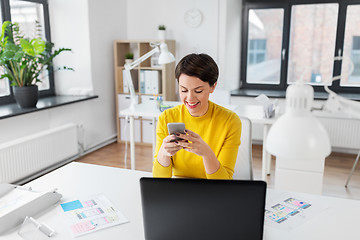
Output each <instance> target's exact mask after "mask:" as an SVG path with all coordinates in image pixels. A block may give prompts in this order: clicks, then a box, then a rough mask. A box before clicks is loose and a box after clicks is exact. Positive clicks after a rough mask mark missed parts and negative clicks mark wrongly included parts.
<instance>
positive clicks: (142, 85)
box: [140, 70, 145, 94]
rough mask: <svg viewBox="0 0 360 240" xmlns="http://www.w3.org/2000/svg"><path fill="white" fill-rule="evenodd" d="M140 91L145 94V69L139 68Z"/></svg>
mask: <svg viewBox="0 0 360 240" xmlns="http://www.w3.org/2000/svg"><path fill="white" fill-rule="evenodd" d="M140 93H143V94H145V71H144V70H140Z"/></svg>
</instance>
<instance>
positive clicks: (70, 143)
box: [0, 124, 79, 183]
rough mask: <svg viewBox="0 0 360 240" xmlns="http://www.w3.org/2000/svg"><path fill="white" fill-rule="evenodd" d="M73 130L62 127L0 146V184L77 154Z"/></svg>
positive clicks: (14, 180)
mask: <svg viewBox="0 0 360 240" xmlns="http://www.w3.org/2000/svg"><path fill="white" fill-rule="evenodd" d="M78 152H79V151H78V138H77V127H76V125H75V124H66V125H63V126H60V127H56V128H52V129H49V130H45V131H42V132H39V133H36V134H32V135H29V136H26V137H22V138H20V139H16V140H13V141H10V142H6V143H2V144H0V183H14V182H17V181H19V180H21V179H24V178H31V177H33V176H34V175H35V174H37V173H39V172H42V171H44V170H46V169H49V167H51V166H55V165H57V164H59V163H61V162H63V161H65V160H67V159H70V158H72V157H74V156H76V155H77V154H78Z"/></svg>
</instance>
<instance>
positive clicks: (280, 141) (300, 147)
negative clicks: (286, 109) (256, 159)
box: [266, 113, 331, 162]
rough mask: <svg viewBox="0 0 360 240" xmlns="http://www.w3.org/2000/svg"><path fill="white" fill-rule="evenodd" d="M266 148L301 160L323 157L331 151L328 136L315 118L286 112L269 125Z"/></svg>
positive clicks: (274, 152)
mask: <svg viewBox="0 0 360 240" xmlns="http://www.w3.org/2000/svg"><path fill="white" fill-rule="evenodd" d="M266 148H267V150H268V151H269V152H270V153H271V154H273V155H275V156H282V157H291V158H295V159H296V158H298V159H299V160H301V161H303V162H306V161H307V160H308V159H314V158H324V157H326V156H328V155H329V154H330V152H331V146H330V140H329V136H328V134H327V132H326V129H325V128H324V127H323V125H322V124H321V123H320V121H319V120H318V119H317V118H315V117H314V116H312V115H305V116H297V117H296V116H293V115H291V114H287V113H285V114H284V115H283V116H281V117H279V119H278V120H277V121H276V122H275V123H274V125H273V126H272V127H271V129H270V131H269V134H268V138H267V146H266Z"/></svg>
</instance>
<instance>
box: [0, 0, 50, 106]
mask: <svg viewBox="0 0 360 240" xmlns="http://www.w3.org/2000/svg"><path fill="white" fill-rule="evenodd" d="M0 3H1V5H0V8H1V13H2V14H1V19H2V22H4V21H12V22H18V23H19V25H20V28H21V31H22V33H23V34H24V35H25V36H29V37H34V34H35V29H36V22H38V23H39V24H40V26H41V29H40V31H41V35H42V37H43V38H44V39H46V40H47V41H51V39H50V23H49V10H48V4H47V0H0ZM0 71H1V70H0ZM42 77H43V79H44V80H43V82H42V83H41V84H39V85H38V87H39V90H40V91H39V92H40V93H39V94H40V97H42V96H51V95H54V94H55V89H54V75H53V72H52V71H47V70H45V71H44V72H43V73H42ZM11 102H15V100H14V98H13V96H12V90H11V87H10V86H9V82H8V80H7V79H2V80H0V104H7V103H11Z"/></svg>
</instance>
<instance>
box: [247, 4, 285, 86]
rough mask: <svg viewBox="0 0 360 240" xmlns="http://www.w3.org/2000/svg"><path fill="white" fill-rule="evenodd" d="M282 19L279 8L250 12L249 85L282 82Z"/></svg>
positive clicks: (281, 11) (282, 12)
mask: <svg viewBox="0 0 360 240" xmlns="http://www.w3.org/2000/svg"><path fill="white" fill-rule="evenodd" d="M283 20H284V10H283V9H280V8H279V9H276V8H274V9H251V10H250V11H249V26H248V27H249V28H248V29H249V37H248V46H249V47H248V56H249V57H248V62H247V69H246V81H247V82H248V83H258V84H279V83H280V67H281V48H282V35H283Z"/></svg>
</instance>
